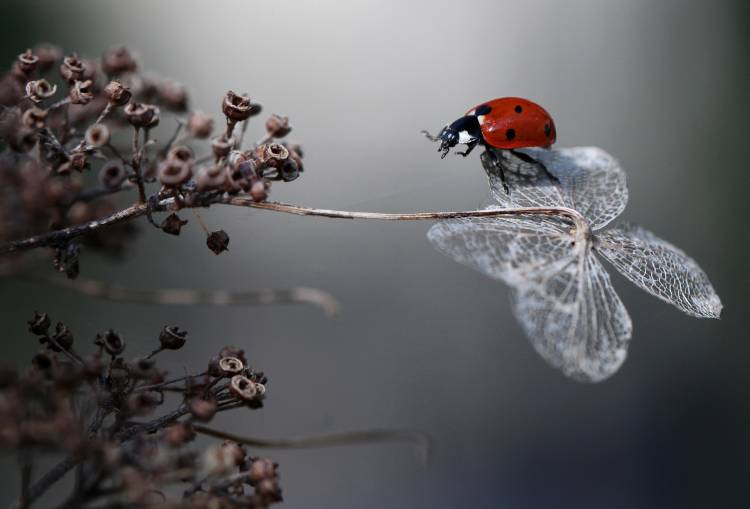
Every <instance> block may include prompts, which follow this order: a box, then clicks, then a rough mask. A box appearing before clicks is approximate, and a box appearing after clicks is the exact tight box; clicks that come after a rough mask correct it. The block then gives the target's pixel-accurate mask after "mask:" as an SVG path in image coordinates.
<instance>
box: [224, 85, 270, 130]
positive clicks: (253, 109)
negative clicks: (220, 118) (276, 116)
mask: <svg viewBox="0 0 750 509" xmlns="http://www.w3.org/2000/svg"><path fill="white" fill-rule="evenodd" d="M221 111H222V112H223V113H224V116H226V117H227V122H231V123H234V122H242V121H243V120H247V119H248V118H250V117H252V116H253V115H257V114H258V113H260V111H261V107H260V105H259V104H253V103H252V102H251V101H250V97H248V95H247V94H242V95H237V94H235V93H234V92H232V91H231V90H230V91H229V92H227V93H226V95H225V96H224V100H223V101H222V104H221Z"/></svg>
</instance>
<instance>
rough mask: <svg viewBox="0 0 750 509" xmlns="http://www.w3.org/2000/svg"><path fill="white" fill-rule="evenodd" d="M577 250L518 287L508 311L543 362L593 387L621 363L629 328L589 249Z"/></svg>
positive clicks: (625, 312)
mask: <svg viewBox="0 0 750 509" xmlns="http://www.w3.org/2000/svg"><path fill="white" fill-rule="evenodd" d="M577 251H578V250H577ZM580 251H581V252H579V253H578V256H576V257H575V259H571V260H567V261H566V263H564V264H557V265H556V266H555V267H554V270H550V271H548V272H546V273H544V274H539V275H538V276H537V277H535V278H533V279H531V280H529V281H527V283H526V284H524V285H521V286H518V287H517V288H516V291H515V294H514V298H513V310H514V312H515V314H516V317H518V320H519V322H521V326H522V327H523V329H524V331H525V332H526V335H527V336H528V337H529V338H530V339H531V342H532V344H533V345H534V348H535V349H536V351H537V352H538V353H539V354H540V355H541V356H542V357H543V358H544V359H545V360H546V361H547V362H549V363H550V364H551V365H553V366H555V367H556V368H558V369H560V370H562V372H563V373H565V374H566V375H567V376H569V377H571V378H575V379H576V380H580V381H583V382H599V381H602V380H604V379H605V378H608V377H609V376H611V375H613V374H614V373H615V372H616V371H617V370H618V369H619V368H620V366H621V365H622V363H623V362H624V361H625V357H626V355H627V348H628V343H629V342H630V337H631V335H632V324H631V321H630V316H628V312H627V310H626V309H625V306H623V304H622V301H621V300H620V298H619V297H618V296H617V293H615V290H614V288H612V284H611V283H610V280H609V275H608V274H607V272H606V271H605V270H604V269H603V268H602V266H601V264H600V263H599V261H598V260H597V259H596V258H594V256H593V255H592V254H591V250H590V249H583V250H580Z"/></svg>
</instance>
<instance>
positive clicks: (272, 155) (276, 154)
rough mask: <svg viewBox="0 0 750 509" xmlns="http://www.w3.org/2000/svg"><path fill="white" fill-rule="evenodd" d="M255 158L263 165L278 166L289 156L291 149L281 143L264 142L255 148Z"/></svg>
mask: <svg viewBox="0 0 750 509" xmlns="http://www.w3.org/2000/svg"><path fill="white" fill-rule="evenodd" d="M255 158H256V159H257V161H258V163H259V164H260V165H261V166H271V167H274V168H277V167H278V166H279V165H281V163H283V162H284V161H286V160H287V159H288V158H289V151H288V150H287V148H286V147H285V146H284V145H281V144H279V143H264V144H263V145H260V146H259V147H258V148H256V149H255Z"/></svg>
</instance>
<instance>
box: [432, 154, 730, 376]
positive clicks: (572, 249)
mask: <svg viewBox="0 0 750 509" xmlns="http://www.w3.org/2000/svg"><path fill="white" fill-rule="evenodd" d="M523 152H525V153H526V154H527V155H531V156H532V157H533V158H534V159H536V160H537V161H539V162H541V163H543V164H544V165H545V166H546V168H547V169H548V170H549V172H550V173H552V175H554V176H555V177H557V179H558V180H559V182H555V181H553V180H552V179H551V178H550V177H549V176H547V174H546V173H545V172H543V171H540V168H539V167H538V166H537V165H535V164H534V163H533V162H530V161H525V160H522V159H521V158H519V157H516V156H514V155H512V154H506V153H504V152H496V155H497V156H499V159H497V161H498V162H495V161H493V158H492V157H490V156H489V155H488V154H486V153H485V154H484V155H483V157H482V163H483V165H484V167H485V170H486V171H487V174H488V177H489V184H490V190H491V196H492V198H493V199H494V200H493V201H494V203H493V204H492V205H491V206H490V207H488V208H491V209H497V208H502V209H513V208H522V207H552V208H558V209H559V210H561V211H568V212H567V213H565V214H562V215H560V216H552V217H550V216H542V215H532V214H526V215H520V216H514V217H496V218H495V217H491V218H469V219H451V220H448V221H443V222H440V223H437V224H435V225H434V226H433V227H432V228H431V229H430V231H429V232H428V238H429V240H430V242H431V243H432V244H433V245H434V246H435V247H436V248H437V249H438V250H439V251H441V252H443V253H444V254H446V255H448V256H450V257H451V258H453V259H454V260H456V261H458V262H459V263H462V264H465V265H467V266H469V267H472V268H474V269H476V270H479V271H480V272H482V273H483V274H485V275H487V276H489V277H491V278H493V279H498V280H501V281H503V282H505V283H506V284H508V285H509V286H511V287H512V288H513V296H512V306H513V312H514V314H515V315H516V317H517V318H518V320H519V322H520V323H521V326H522V327H523V329H524V331H525V333H526V335H527V336H528V337H529V338H530V340H531V342H532V343H533V345H534V348H535V349H536V350H537V352H538V353H539V354H540V355H541V356H542V357H543V358H544V359H545V360H547V362H549V363H550V364H551V365H553V366H554V367H556V368H558V369H560V370H562V372H563V373H564V374H565V375H567V376H570V377H572V378H574V379H577V380H580V381H587V382H598V381H601V380H604V379H606V378H607V377H609V376H611V375H612V374H614V373H615V372H616V371H617V369H618V368H619V367H620V366H621V365H622V363H623V362H624V360H625V357H626V354H627V348H628V343H629V341H630V338H631V335H632V324H631V321H630V317H629V315H628V312H627V310H626V309H625V307H624V305H623V304H622V301H620V298H619V297H618V295H617V293H615V290H614V288H613V287H612V283H611V282H610V278H609V275H608V274H607V272H606V271H605V270H604V268H603V266H602V264H601V262H600V261H599V258H598V257H597V256H596V255H595V253H596V254H598V255H599V256H601V257H603V258H605V259H606V260H607V261H609V262H610V263H611V264H612V265H613V266H614V267H615V268H616V269H617V270H618V271H619V272H621V273H622V274H623V275H624V276H625V277H626V278H627V279H629V280H630V281H632V282H633V283H634V284H636V285H637V286H639V287H640V288H642V289H644V290H646V291H647V292H649V293H651V294H652V295H655V296H657V297H659V298H660V299H662V300H664V301H666V302H669V303H670V304H673V305H674V306H675V307H677V308H678V309H680V310H681V311H683V312H685V313H687V314H689V315H691V316H696V317H701V318H718V317H719V314H720V313H721V307H722V306H721V301H720V299H719V297H718V295H717V294H716V292H715V291H714V289H713V287H712V286H711V283H710V282H709V280H708V277H707V276H706V274H705V273H704V272H703V271H702V270H701V268H700V267H699V266H698V264H697V263H696V262H695V261H694V260H692V259H691V258H690V257H688V256H687V255H686V254H685V253H683V252H682V251H680V250H679V249H678V248H676V247H674V246H672V245H671V244H669V243H668V242H666V241H664V240H661V239H659V238H658V237H656V236H655V235H653V234H652V233H650V232H648V231H646V230H644V229H642V228H640V227H638V226H618V227H614V228H609V229H607V230H602V229H603V228H604V227H605V226H606V225H607V224H609V223H610V222H611V221H612V220H613V219H615V218H616V217H617V216H619V215H620V213H621V212H622V211H623V210H624V209H625V205H626V204H627V198H628V192H627V186H626V183H625V173H624V171H623V170H622V168H621V167H620V166H619V164H618V163H617V161H615V160H614V159H613V158H612V156H610V155H609V154H607V153H606V152H604V151H603V150H601V149H598V148H594V147H577V148H569V149H560V150H543V149H527V150H524V151H523ZM495 164H501V165H503V167H504V168H505V169H506V171H505V175H506V177H507V179H508V184H509V186H510V193H509V194H508V193H506V192H505V190H504V188H503V183H502V180H501V178H500V173H499V172H498V171H497V168H496V167H495ZM507 170H510V171H507ZM565 216H567V218H566V217H565ZM571 218H572V219H573V220H571Z"/></svg>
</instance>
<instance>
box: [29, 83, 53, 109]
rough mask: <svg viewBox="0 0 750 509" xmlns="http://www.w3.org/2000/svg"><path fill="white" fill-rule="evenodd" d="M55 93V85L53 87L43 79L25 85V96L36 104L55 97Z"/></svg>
mask: <svg viewBox="0 0 750 509" xmlns="http://www.w3.org/2000/svg"><path fill="white" fill-rule="evenodd" d="M55 92H57V85H53V84H51V83H50V82H49V81H47V80H45V79H41V80H36V81H29V82H28V83H26V95H27V96H28V97H29V99H31V100H32V101H34V102H35V103H36V104H39V103H40V102H42V101H43V100H45V99H49V98H50V97H52V96H53V95H55Z"/></svg>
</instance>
